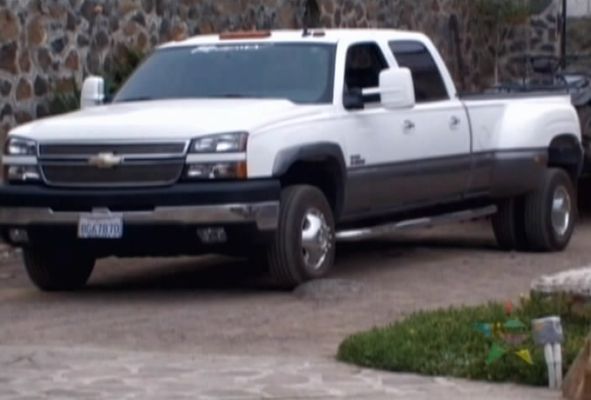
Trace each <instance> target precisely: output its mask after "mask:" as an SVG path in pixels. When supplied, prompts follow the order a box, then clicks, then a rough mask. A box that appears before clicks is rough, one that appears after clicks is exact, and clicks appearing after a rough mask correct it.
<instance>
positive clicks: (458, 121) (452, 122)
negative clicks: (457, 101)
mask: <svg viewBox="0 0 591 400" xmlns="http://www.w3.org/2000/svg"><path fill="white" fill-rule="evenodd" d="M461 123H462V120H461V119H459V118H458V117H451V119H450V120H449V127H450V128H451V129H455V128H457V127H458V126H460V124H461Z"/></svg>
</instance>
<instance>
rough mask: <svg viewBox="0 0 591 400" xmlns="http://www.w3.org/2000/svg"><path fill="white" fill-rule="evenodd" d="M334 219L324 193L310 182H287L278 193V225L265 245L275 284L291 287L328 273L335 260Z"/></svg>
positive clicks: (285, 287) (286, 287)
mask: <svg viewBox="0 0 591 400" xmlns="http://www.w3.org/2000/svg"><path fill="white" fill-rule="evenodd" d="M334 232H335V222H334V216H333V213H332V209H331V207H330V205H329V203H328V201H327V200H326V197H325V196H324V194H323V193H322V192H321V191H320V190H319V189H317V188H315V187H313V186H304V185H298V186H290V187H288V188H286V189H284V190H283V191H282V193H281V211H280V215H279V227H278V230H277V232H276V233H275V237H274V238H273V242H272V244H271V246H270V247H269V249H268V253H267V259H268V265H269V272H270V274H271V277H272V278H273V281H274V283H275V284H277V285H278V286H280V287H281V288H284V289H292V288H294V287H296V286H298V285H300V284H301V283H304V282H307V281H309V280H313V279H319V278H322V277H324V276H326V275H327V274H328V272H329V271H330V269H331V268H332V266H333V263H334V255H335V233H334Z"/></svg>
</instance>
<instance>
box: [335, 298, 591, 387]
mask: <svg viewBox="0 0 591 400" xmlns="http://www.w3.org/2000/svg"><path fill="white" fill-rule="evenodd" d="M553 315H559V316H561V318H562V325H563V329H564V333H565V336H566V342H565V343H564V345H563V358H564V368H565V372H566V370H567V369H568V367H569V366H570V365H571V364H572V363H573V361H574V360H575V358H576V356H577V355H578V353H579V351H580V349H581V348H582V347H583V344H584V341H585V339H586V337H587V335H588V334H589V329H590V327H591V318H590V317H589V315H584V314H580V313H575V312H573V304H572V302H571V301H570V300H568V299H564V298H541V297H537V298H534V299H531V300H527V301H522V304H521V305H520V306H519V307H516V309H515V310H514V312H513V314H512V316H511V318H518V319H520V320H521V321H522V322H523V323H524V324H525V325H527V326H528V327H530V326H531V321H532V320H533V319H536V318H542V317H547V316H553ZM507 319H508V317H507V316H506V314H505V307H504V305H503V304H496V303H492V304H489V305H485V306H479V307H463V308H451V309H447V310H439V311H432V312H419V313H416V314H413V315H411V316H409V317H408V318H406V319H405V320H403V321H401V322H397V323H394V324H393V325H390V326H388V327H385V328H379V329H373V330H371V331H369V332H365V333H361V334H357V335H354V336H351V337H349V338H348V339H346V340H345V341H344V342H343V343H342V344H341V346H340V347H339V352H338V358H339V359H340V360H341V361H344V362H348V363H353V364H357V365H360V366H363V367H369V368H375V369H382V370H388V371H394V372H407V373H417V374H422V375H432V376H450V377H457V378H467V379H473V380H486V381H493V382H515V383H520V384H527V385H534V386H545V385H547V382H548V381H547V373H546V363H545V361H544V354H543V350H542V349H540V348H538V347H536V346H535V345H534V343H533V340H532V339H531V335H530V338H529V339H528V340H527V341H526V342H525V343H524V344H522V345H521V346H519V347H518V348H519V349H521V348H527V349H529V350H530V351H531V353H532V357H533V361H534V365H533V366H531V365H528V364H526V363H525V362H523V361H522V360H521V359H519V358H518V357H517V356H515V355H514V354H512V353H511V354H507V355H505V356H504V357H503V358H502V359H500V360H498V361H496V362H494V363H492V364H491V365H487V364H486V359H487V356H488V353H489V351H490V348H491V345H492V343H493V339H491V338H487V337H486V336H485V335H483V334H482V333H480V332H478V331H476V330H475V329H474V326H475V324H478V323H494V322H505V321H506V320H507Z"/></svg>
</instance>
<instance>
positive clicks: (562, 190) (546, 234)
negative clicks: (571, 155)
mask: <svg viewBox="0 0 591 400" xmlns="http://www.w3.org/2000/svg"><path fill="white" fill-rule="evenodd" d="M524 210H525V234H526V237H527V243H528V247H529V250H532V251H542V252H551V251H561V250H564V249H565V248H566V246H567V245H568V243H569V242H570V239H571V237H572V235H573V232H574V228H575V220H576V214H577V197H576V190H575V187H574V184H573V182H572V180H571V178H570V176H569V175H568V173H567V172H566V171H564V170H562V169H557V168H552V169H549V170H547V172H546V174H545V176H544V177H543V178H542V179H541V181H540V184H539V187H538V188H537V189H536V190H535V191H534V192H532V193H530V194H529V195H527V196H526V198H525V208H524Z"/></svg>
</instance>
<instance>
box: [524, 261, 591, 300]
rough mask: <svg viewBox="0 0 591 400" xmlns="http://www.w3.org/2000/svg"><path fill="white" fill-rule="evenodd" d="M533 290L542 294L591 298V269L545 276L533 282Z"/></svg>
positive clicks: (586, 268) (573, 270)
mask: <svg viewBox="0 0 591 400" xmlns="http://www.w3.org/2000/svg"><path fill="white" fill-rule="evenodd" d="M531 290H532V291H533V292H536V293H542V294H559V293H564V294H570V295H575V296H581V297H585V298H591V267H584V268H578V269H572V270H568V271H563V272H560V273H558V274H554V275H544V276H541V277H540V278H537V279H535V280H534V281H533V282H532V285H531Z"/></svg>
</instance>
